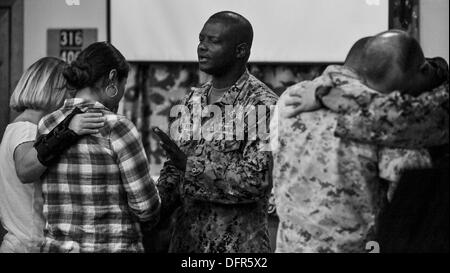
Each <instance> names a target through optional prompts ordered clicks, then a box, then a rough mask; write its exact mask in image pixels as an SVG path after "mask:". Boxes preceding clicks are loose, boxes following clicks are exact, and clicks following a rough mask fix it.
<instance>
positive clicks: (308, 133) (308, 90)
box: [271, 32, 448, 252]
mask: <svg viewBox="0 0 450 273" xmlns="http://www.w3.org/2000/svg"><path fill="white" fill-rule="evenodd" d="M405 35H406V34H404V33H399V32H389V33H384V34H380V35H378V36H376V37H375V38H373V39H371V38H369V39H365V40H363V41H362V43H361V44H358V43H357V44H356V45H355V47H354V48H353V49H352V50H351V52H350V54H349V57H348V59H347V61H346V64H345V65H344V66H342V67H341V66H330V67H328V68H327V69H326V70H325V72H324V73H323V75H322V76H321V77H319V78H317V79H315V80H314V81H311V82H302V83H299V84H298V85H296V86H293V87H292V88H290V89H288V90H287V91H286V93H285V94H283V95H282V97H281V98H280V101H279V106H280V108H279V109H277V111H279V112H280V114H279V116H278V114H275V116H274V120H272V126H271V133H274V136H275V137H274V138H273V139H272V141H273V151H274V192H275V198H276V206H277V212H278V215H279V217H280V225H279V229H278V238H277V252H363V251H364V250H365V245H366V243H367V242H368V241H370V240H372V239H373V233H374V228H375V222H376V221H375V218H376V216H377V214H378V213H379V211H380V209H381V204H382V203H383V199H384V196H385V192H384V190H383V187H382V185H381V184H380V178H384V179H386V180H388V181H393V182H395V181H396V180H398V178H399V174H400V170H401V169H405V168H417V167H426V166H428V165H429V164H430V159H429V157H428V155H427V152H426V151H424V150H416V151H413V150H394V149H391V150H389V149H378V148H377V147H376V146H374V145H373V144H374V143H376V144H385V143H389V141H391V143H390V144H392V138H393V137H392V135H394V136H395V135H398V136H400V135H401V136H405V134H404V132H403V131H407V130H408V128H414V129H415V131H416V132H424V131H426V130H428V132H429V134H430V137H429V138H425V139H422V143H419V142H418V141H409V142H414V143H415V145H416V146H415V148H417V147H424V146H426V145H428V146H429V145H439V144H442V142H445V141H447V142H448V84H447V85H443V86H441V87H440V88H438V89H437V90H434V91H433V92H432V93H431V94H427V95H423V96H420V97H417V98H414V97H410V96H402V95H401V94H400V93H398V92H395V94H394V93H392V94H388V95H383V94H381V93H379V92H376V91H374V90H372V89H369V88H368V87H366V86H364V85H363V84H362V83H361V74H364V73H361V74H357V73H356V71H359V72H361V71H362V69H361V67H365V68H367V66H362V65H364V64H367V63H366V62H367V60H368V58H369V57H373V56H376V57H377V59H378V63H380V62H381V60H383V59H384V60H386V63H385V64H386V66H384V67H383V66H381V68H380V67H378V69H379V71H378V72H379V73H380V74H379V75H377V77H374V78H376V79H377V80H378V79H381V78H382V79H384V82H383V83H382V84H376V83H371V86H372V87H375V88H376V89H377V90H383V91H385V92H386V93H387V91H389V90H390V89H398V90H403V89H404V88H406V89H408V90H412V89H416V91H417V89H419V88H424V89H425V90H426V89H427V88H433V87H434V86H436V85H437V83H441V82H442V79H439V78H440V77H434V76H435V73H433V75H431V74H429V75H424V76H423V77H421V76H422V75H420V73H422V72H423V71H425V70H423V71H422V70H420V72H419V71H416V70H415V69H416V65H417V69H419V68H420V67H422V66H427V65H429V64H428V63H427V62H425V59H424V58H423V56H421V50H419V49H420V46H419V47H418V44H416V42H415V41H412V40H411V39H410V38H409V37H407V36H405ZM385 40H386V41H387V42H389V43H394V44H395V43H398V44H397V46H396V47H394V48H398V49H399V50H400V49H403V48H402V46H401V45H403V44H404V43H406V44H407V47H409V48H412V49H413V50H415V51H413V52H415V53H416V54H417V56H416V57H417V58H416V60H417V63H416V62H413V63H412V66H413V67H415V68H414V69H413V71H407V69H406V70H405V69H403V68H402V67H399V66H397V61H398V60H399V59H401V55H400V57H399V55H398V54H399V53H398V52H395V51H394V52H393V53H391V52H389V50H385V48H386V47H385V46H386V44H383V43H380V44H378V42H380V41H381V42H383V41H385ZM380 45H383V46H381V47H380ZM372 47H374V48H372ZM417 47H418V48H417ZM369 49H375V50H376V52H377V54H373V52H372V53H370V54H369V53H367V52H370V51H369ZM354 50H356V51H354ZM363 50H364V51H363ZM358 52H363V53H364V54H358ZM355 53H356V54H355ZM354 54H355V55H354ZM383 54H387V55H388V56H384V57H383V58H382V59H379V58H380V56H383ZM389 54H394V55H393V58H390V57H392V56H389ZM397 58H399V59H397ZM396 69H399V70H396ZM431 70H432V69H431V68H430V71H431ZM399 71H406V72H403V73H405V74H408V73H413V74H414V73H416V74H415V75H416V78H415V79H417V81H414V80H411V81H412V82H414V84H412V85H410V86H406V87H405V86H401V85H400V84H398V85H397V83H396V81H397V82H398V79H401V77H397V78H395V77H392V76H396V75H395V74H396V73H399ZM407 72H408V73H407ZM383 73H384V74H385V76H383ZM424 73H429V72H424ZM409 75H410V76H411V74H409ZM365 76H366V78H365V80H366V82H370V81H371V80H373V78H370V77H367V75H365ZM430 76H433V77H430ZM390 77H392V78H390ZM425 79H426V80H425ZM430 79H431V80H430ZM424 82H425V83H426V82H429V83H431V82H432V84H424V85H423V84H422V83H424ZM325 86H329V87H334V89H333V90H334V91H335V90H340V92H341V93H344V95H341V96H335V95H336V93H335V92H331V93H329V94H328V95H326V96H323V97H322V96H321V95H320V94H321V93H322V91H323V87H325ZM295 93H296V94H299V95H298V96H297V98H295V97H296V96H295V95H293V94H295ZM316 95H319V97H318V98H317V97H316ZM296 99H297V100H300V101H297V102H298V103H299V104H301V105H302V106H301V107H300V108H303V109H300V111H298V109H297V110H293V109H292V107H293V106H292V105H293V103H292V101H290V100H296ZM318 102H322V103H323V104H325V106H326V107H329V108H330V109H334V110H335V111H336V112H339V113H340V114H341V115H338V114H337V113H335V112H332V111H331V110H330V109H320V110H317V111H314V112H308V113H306V112H305V113H301V112H302V111H305V110H313V109H315V108H317V107H320V105H318ZM442 105H446V107H447V109H445V107H442ZM293 108H295V107H293ZM425 109H427V111H428V113H430V114H431V117H426V121H424V117H423V113H424V111H426V110H425ZM296 111H297V113H295V112H296ZM360 111H362V112H360ZM289 112H290V113H289ZM299 112H300V114H298V113H299ZM293 113H294V114H293ZM355 113H357V114H355ZM436 115H438V116H440V117H441V118H439V119H433V117H435V116H436ZM442 117H444V118H442ZM445 117H446V119H445ZM349 120H350V121H349ZM445 120H446V121H447V124H445ZM392 121H394V122H392ZM405 121H407V122H409V124H414V125H419V126H412V127H411V126H410V127H408V125H406V124H404V122H405ZM355 124H358V125H357V126H355ZM425 127H426V128H425ZM272 128H273V129H272ZM375 128H376V129H375ZM381 128H382V130H381V131H380V130H378V129H381ZM400 128H401V129H400ZM442 128H446V129H442ZM349 130H350V131H361V130H364V131H365V132H366V133H367V134H366V135H365V136H364V137H365V138H366V139H365V140H363V141H364V142H365V143H362V142H354V141H351V140H349V139H348V138H351V139H352V140H358V139H355V138H352V137H350V136H351V135H352V133H350V132H349ZM336 133H337V134H339V133H340V134H341V135H344V136H346V137H347V138H339V137H338V136H336V135H335V134H336ZM357 134H358V133H354V135H357ZM417 135H418V134H415V135H413V136H409V139H411V138H414V139H415V137H414V136H417ZM431 135H433V136H431ZM402 141H403V143H404V142H408V140H406V139H405V138H404V139H403V140H402ZM397 142H398V139H397ZM420 144H422V145H420Z"/></svg>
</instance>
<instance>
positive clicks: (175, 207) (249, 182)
mask: <svg viewBox="0 0 450 273" xmlns="http://www.w3.org/2000/svg"><path fill="white" fill-rule="evenodd" d="M199 38H200V43H199V45H198V57H199V67H200V70H202V71H203V72H206V73H208V74H210V75H211V76H212V80H211V81H210V82H207V83H206V84H204V85H203V86H201V87H200V88H193V90H192V91H191V93H190V94H188V96H187V97H186V98H185V99H184V100H183V101H182V103H181V106H182V107H181V108H183V109H185V110H186V112H188V113H189V114H188V115H183V116H182V118H181V119H178V120H176V121H175V122H178V123H177V124H178V125H179V126H180V127H182V128H181V131H182V132H181V134H180V136H179V137H178V136H177V135H176V133H173V134H171V137H172V138H174V140H172V139H171V138H169V136H167V135H165V134H164V133H163V132H162V131H161V130H159V129H155V133H156V134H157V135H158V136H159V138H160V140H161V142H162V143H161V145H162V147H163V148H164V149H165V150H166V152H167V155H168V157H169V158H170V160H168V161H167V162H166V163H165V164H164V168H163V170H162V171H161V175H160V178H159V180H158V190H159V192H160V195H161V199H162V209H161V218H164V217H169V215H170V214H172V212H173V211H175V216H174V219H175V222H174V224H173V227H172V228H173V230H172V234H171V241H170V246H169V252H197V253H199V252H200V253H206V252H208V253H212V252H213V253H214V252H215V253H217V252H220V253H224V252H227V253H230V252H270V244H269V234H268V219H267V210H268V208H267V207H268V198H269V194H270V190H271V187H272V184H271V179H270V171H269V164H270V162H271V155H270V152H269V151H268V150H267V147H265V145H264V144H265V143H266V144H267V143H268V141H267V139H268V136H267V139H266V138H264V137H261V135H259V134H258V135H257V136H256V135H255V134H253V135H252V133H254V132H255V130H256V129H257V128H258V127H260V128H264V127H265V128H267V129H268V126H269V119H270V109H268V108H269V106H271V105H275V103H276V101H277V96H276V95H275V94H274V93H273V92H272V91H271V90H270V89H269V88H268V87H267V86H266V85H264V84H263V83H262V82H260V81H259V80H257V79H256V78H255V77H254V76H253V75H251V74H249V72H248V71H247V69H246V63H247V61H248V58H249V55H250V48H251V44H252V38H253V31H252V27H251V25H250V23H249V22H248V21H247V20H246V19H245V18H244V17H242V16H241V15H239V14H236V13H233V12H219V13H217V14H214V15H213V16H211V17H210V18H209V19H208V21H207V22H206V23H205V25H204V27H203V29H202V31H201V33H200V37H199ZM252 106H254V107H257V106H262V107H263V108H264V109H265V110H267V111H266V112H260V111H256V109H258V110H259V109H260V108H254V107H252ZM199 109H200V112H201V111H203V112H205V111H206V112H207V113H211V112H213V113H214V119H205V118H202V119H201V122H196V120H195V118H194V117H195V115H196V114H195V113H196V111H198V110H199ZM230 109H231V110H230ZM256 112H259V113H258V114H259V115H256ZM191 113H192V115H190V114H191ZM261 113H263V115H262V116H263V118H259V119H258V121H257V122H256V123H255V122H251V120H252V119H251V118H250V119H249V118H248V117H249V116H253V117H255V116H257V117H261ZM216 114H219V117H220V118H218V119H216ZM221 114H224V115H223V116H222V115H221ZM217 121H218V123H215V122H217ZM227 121H228V122H230V121H231V122H236V124H235V126H236V128H235V129H236V130H238V128H237V127H239V126H238V124H242V122H244V123H245V129H244V134H243V135H240V136H241V138H240V136H238V134H237V133H236V131H233V124H231V131H230V130H228V129H230V126H229V123H227ZM175 122H174V123H172V126H171V128H175V129H176V130H175V131H177V130H178V127H176V126H175V127H174V124H175ZM221 122H223V123H221ZM218 124H219V126H220V127H217V125H218ZM223 124H225V126H223ZM224 127H227V128H224ZM205 128H212V129H213V130H212V133H211V134H210V137H205V131H207V130H205ZM260 128H258V130H259V129H260ZM200 131H201V132H200ZM230 132H231V134H230ZM233 132H234V133H233ZM258 132H259V131H258ZM255 136H256V137H255Z"/></svg>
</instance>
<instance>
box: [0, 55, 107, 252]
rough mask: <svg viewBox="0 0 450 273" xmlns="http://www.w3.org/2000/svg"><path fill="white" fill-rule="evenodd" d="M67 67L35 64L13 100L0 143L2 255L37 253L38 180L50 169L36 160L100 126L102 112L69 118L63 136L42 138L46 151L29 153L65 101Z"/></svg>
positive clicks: (45, 61)
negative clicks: (40, 127) (46, 119)
mask: <svg viewBox="0 0 450 273" xmlns="http://www.w3.org/2000/svg"><path fill="white" fill-rule="evenodd" d="M65 67H66V63H65V62H63V61H62V60H60V59H57V58H51V57H46V58H42V59H40V60H38V61H37V62H35V63H34V64H33V65H31V66H30V67H29V68H28V69H27V70H26V71H25V73H23V75H22V77H21V78H20V80H19V82H18V84H17V86H16V88H15V89H14V92H13V94H12V96H11V100H10V107H11V108H12V109H14V110H15V111H17V112H19V113H20V114H19V116H17V118H16V119H15V120H14V121H13V122H12V123H10V124H9V125H8V127H6V130H5V132H4V135H3V139H2V142H1V144H0V218H1V222H2V225H3V226H4V228H5V229H6V231H7V234H6V235H5V237H4V238H3V242H2V244H1V247H0V253H28V252H39V250H40V244H41V243H42V240H43V230H44V217H43V214H42V194H41V183H40V181H39V177H40V176H41V175H42V174H43V173H44V172H45V170H46V169H47V165H50V164H51V161H48V162H47V163H46V164H44V163H43V162H42V161H41V160H40V159H42V158H53V159H57V157H58V153H59V151H63V150H64V149H65V148H67V147H68V146H69V145H71V141H70V139H71V138H73V137H76V136H78V135H81V134H91V133H96V132H97V130H96V129H98V128H100V127H102V126H103V118H102V114H101V113H100V114H96V113H87V114H80V115H76V116H75V117H74V118H73V119H71V117H72V116H73V115H72V116H71V117H70V119H67V120H65V122H63V123H62V124H61V125H59V124H58V126H57V127H58V128H59V129H61V130H60V132H64V134H61V133H56V132H53V133H52V134H48V135H45V136H42V137H41V142H45V143H46V147H45V149H40V151H38V150H39V149H34V148H33V145H35V140H36V133H37V124H38V122H39V120H40V119H41V118H42V117H43V116H44V115H46V114H48V113H50V112H51V111H54V110H56V109H58V108H59V107H61V105H62V103H63V101H64V99H65V98H66V97H67V96H68V94H67V89H66V81H65V80H64V77H63V75H62V72H63V70H64V68H65ZM62 126H64V127H65V128H64V129H62V128H61V127H62ZM68 138H69V139H68Z"/></svg>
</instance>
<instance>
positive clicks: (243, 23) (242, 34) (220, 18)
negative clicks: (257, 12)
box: [206, 11, 253, 60]
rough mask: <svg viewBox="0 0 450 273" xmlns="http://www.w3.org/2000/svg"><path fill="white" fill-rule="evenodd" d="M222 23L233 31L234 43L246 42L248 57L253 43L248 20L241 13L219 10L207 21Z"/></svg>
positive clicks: (251, 29) (251, 30)
mask: <svg viewBox="0 0 450 273" xmlns="http://www.w3.org/2000/svg"><path fill="white" fill-rule="evenodd" d="M217 22H219V23H223V24H224V25H226V26H227V27H229V28H230V31H231V33H233V39H234V42H235V45H236V46H237V45H239V44H244V43H245V44H246V45H247V49H248V56H247V60H248V57H250V49H251V47H252V43H253V28H252V25H251V24H250V22H249V21H248V20H247V19H246V18H245V17H244V16H242V15H240V14H238V13H236V12H233V11H221V12H218V13H215V14H213V15H212V16H211V17H209V19H208V21H207V22H206V24H208V23H217Z"/></svg>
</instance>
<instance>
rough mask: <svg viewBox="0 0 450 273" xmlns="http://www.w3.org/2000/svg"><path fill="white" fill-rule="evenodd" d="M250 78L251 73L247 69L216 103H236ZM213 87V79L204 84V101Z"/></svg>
mask: <svg viewBox="0 0 450 273" xmlns="http://www.w3.org/2000/svg"><path fill="white" fill-rule="evenodd" d="M249 78H250V73H249V72H248V70H247V69H245V71H244V73H242V75H241V76H240V77H239V79H238V80H237V81H236V82H235V83H234V84H233V85H232V86H231V87H230V88H229V89H228V91H226V92H225V93H224V94H223V95H222V97H221V98H220V100H219V101H218V102H216V103H215V104H222V105H234V104H235V103H236V100H237V99H238V98H239V94H241V92H242V90H243V89H244V87H245V84H246V83H247V81H248V79H249ZM211 87H212V81H208V82H207V83H205V84H204V85H203V86H202V97H204V99H202V101H204V102H205V104H206V101H207V96H208V94H209V91H210V89H211Z"/></svg>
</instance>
